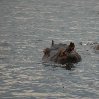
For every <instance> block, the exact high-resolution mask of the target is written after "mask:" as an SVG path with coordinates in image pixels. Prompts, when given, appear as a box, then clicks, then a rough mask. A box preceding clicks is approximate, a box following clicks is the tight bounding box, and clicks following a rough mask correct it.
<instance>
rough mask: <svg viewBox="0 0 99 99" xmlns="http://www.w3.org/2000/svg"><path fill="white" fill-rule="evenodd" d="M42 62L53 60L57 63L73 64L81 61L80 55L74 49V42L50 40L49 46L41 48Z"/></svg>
mask: <svg viewBox="0 0 99 99" xmlns="http://www.w3.org/2000/svg"><path fill="white" fill-rule="evenodd" d="M43 53H44V55H43V57H42V60H43V62H47V63H48V62H53V63H57V64H62V65H64V64H72V63H73V64H74V63H78V62H80V61H81V56H80V55H79V54H78V53H77V52H76V50H75V44H74V43H73V42H70V44H69V45H67V44H62V43H59V44H54V41H53V40H52V44H51V46H50V48H45V49H44V50H43Z"/></svg>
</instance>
